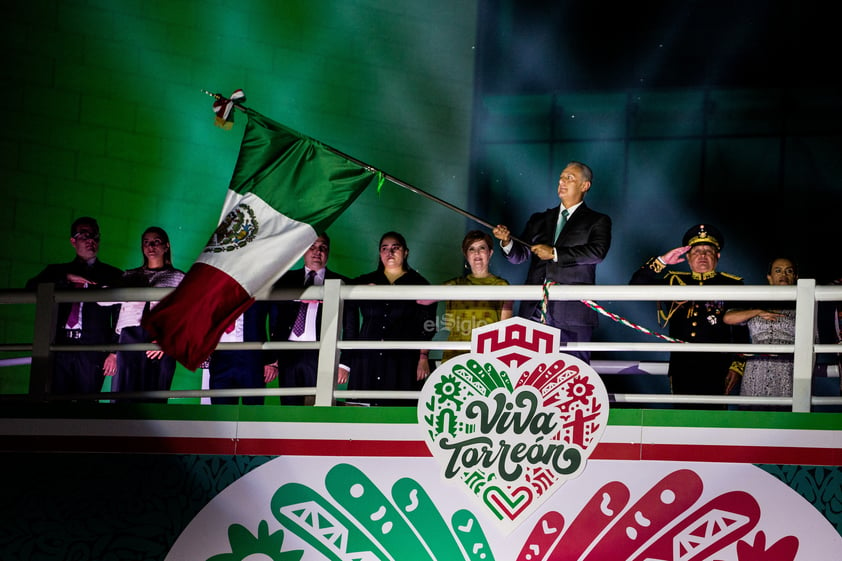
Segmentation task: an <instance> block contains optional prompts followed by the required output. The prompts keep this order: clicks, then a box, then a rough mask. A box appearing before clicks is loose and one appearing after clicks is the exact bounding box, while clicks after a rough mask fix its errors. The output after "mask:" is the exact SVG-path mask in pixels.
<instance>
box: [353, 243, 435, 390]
mask: <svg viewBox="0 0 842 561" xmlns="http://www.w3.org/2000/svg"><path fill="white" fill-rule="evenodd" d="M379 253H380V258H379V260H378V262H377V268H376V269H375V270H374V271H372V272H371V273H368V274H365V275H362V276H360V277H357V278H356V279H354V280H353V281H351V284H367V285H394V286H402V285H427V284H430V283H429V282H428V281H427V279H425V278H424V277H423V276H421V274H420V273H418V271H416V270H414V269H412V268H411V267H410V266H409V247H408V246H407V244H406V239H405V238H404V237H403V236H402V235H401V234H399V233H398V232H386V233H385V234H383V236H382V237H381V238H380V245H379ZM435 313H436V306H435V305H433V304H430V305H421V304H419V303H417V302H416V301H415V300H369V301H360V300H351V301H349V302H348V305H347V307H346V310H345V317H344V335H343V338H344V339H346V340H355V339H357V340H363V341H429V340H430V339H432V337H433V334H434V333H435ZM428 354H429V352H428V351H427V349H421V350H417V349H366V350H352V351H345V352H343V353H342V362H343V363H344V364H347V365H348V366H349V367H350V372H349V374H348V389H349V390H407V391H417V390H419V389H420V388H421V386H422V385H423V384H424V380H426V378H427V376H428V375H429V374H430V363H429V359H428ZM352 401H355V402H360V403H367V404H370V405H415V402H416V400H413V399H409V400H379V399H374V400H364V399H360V400H358V399H354V400H352Z"/></svg>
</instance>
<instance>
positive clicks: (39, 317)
mask: <svg viewBox="0 0 842 561" xmlns="http://www.w3.org/2000/svg"><path fill="white" fill-rule="evenodd" d="M171 290H172V289H169V288H166V289H158V288H144V289H138V288H133V289H128V288H126V289H104V290H98V291H77V290H62V291H56V290H54V288H53V286H52V285H41V286H39V287H38V290H37V291H36V292H26V291H20V290H9V291H3V292H0V304H6V305H27V304H28V305H32V304H35V321H34V329H33V339H32V342H31V343H20V344H3V345H0V352H3V353H4V354H5V353H10V352H16V353H22V352H23V353H26V352H29V353H31V368H30V380H29V393H28V394H27V395H25V396H20V395H17V396H9V395H4V396H1V397H3V398H5V399H8V398H14V399H29V400H37V401H52V400H66V399H73V398H77V397H79V396H66V395H51V394H48V393H47V392H46V391H45V388H46V387H47V381H48V380H49V377H50V376H51V371H50V363H51V355H52V353H54V352H56V351H73V350H92V349H100V350H108V351H116V350H119V349H124V350H145V349H151V348H157V347H156V346H155V345H154V344H133V345H123V346H120V345H98V346H94V345H86V346H83V345H72V346H69V345H64V346H61V345H56V344H54V342H53V340H52V339H53V333H54V328H53V326H54V325H55V323H54V322H55V309H56V304H57V303H61V302H78V301H83V302H94V301H97V300H99V301H111V302H115V301H147V300H152V301H154V300H160V299H161V298H163V296H165V295H166V294H167V293H168V292H170V291H171ZM543 291H544V289H543V287H540V286H527V285H513V286H481V287H474V286H438V285H431V286H414V287H407V286H401V287H395V286H356V285H344V284H342V283H341V282H340V281H336V280H328V281H327V282H326V283H325V286H314V287H310V288H307V289H285V290H276V291H273V292H272V293H271V295H270V296H269V297H268V298H267V299H269V300H292V299H308V300H323V302H324V305H323V316H322V318H323V319H322V332H321V341H320V342H315V343H292V342H269V343H259V342H246V343H221V344H219V346H218V348H219V349H251V350H258V349H262V350H281V349H293V348H295V349H308V348H309V349H314V348H315V349H319V351H320V352H319V365H318V381H317V384H316V386H315V387H314V388H265V389H239V390H202V389H196V390H174V391H167V392H145V393H137V394H121V396H125V397H170V398H195V397H210V396H235V395H241V396H244V395H264V396H278V395H313V396H315V403H316V405H317V406H328V405H332V404H334V403H336V400H337V399H346V400H354V399H365V398H381V399H398V398H403V399H405V398H407V397H411V398H414V397H417V392H383V391H349V390H339V389H337V387H336V383H335V377H334V374H335V372H336V366H337V363H338V358H339V354H340V352H341V351H342V350H344V349H363V348H367V349H377V348H383V349H420V348H428V349H431V350H434V351H435V350H446V349H457V350H468V349H470V344H469V343H454V342H449V341H444V340H441V341H439V340H434V341H344V340H342V339H341V326H342V310H343V302H344V301H346V300H439V301H444V300H515V301H518V300H540V299H541V298H542V296H543ZM548 294H549V298H550V299H552V300H587V301H594V302H608V301H611V302H616V301H649V302H656V301H670V300H679V301H680V300H725V301H752V300H763V301H795V303H796V329H795V342H794V344H792V345H759V344H702V343H678V342H666V341H663V340H659V339H657V338H655V337H653V338H652V341H651V342H627V341H592V342H588V343H571V344H569V345H568V346H567V347H565V348H562V349H560V350H561V351H562V352H564V350H565V349H567V350H587V351H592V352H600V353H601V354H604V355H605V356H610V354H611V353H612V352H624V353H637V352H710V351H718V352H733V353H754V354H759V353H775V354H784V353H791V354H793V355H794V373H793V378H794V379H793V395H792V397H791V398H790V397H777V398H760V397H742V396H689V395H669V394H632V393H627V394H613V395H612V398H613V399H614V400H615V401H616V402H624V403H640V404H675V405H676V406H677V407H680V406H681V405H682V404H699V403H702V404H727V405H737V406H739V405H778V406H786V407H791V409H792V411H796V412H808V411H811V408H812V407H813V406H817V405H820V406H826V405H827V406H834V407H835V406H840V405H842V397H823V396H814V395H812V379H813V375H814V370H815V367H816V359H817V356H820V355H823V354H826V355H833V357H832V358H833V360H832V361H831V362H833V363H834V364H835V357H836V355H837V353H839V352H840V351H842V347H839V346H838V345H835V344H818V343H817V342H816V332H817V329H816V324H817V308H818V304H819V303H820V302H842V286H817V285H816V282H815V280H813V279H801V280H799V281H798V284H797V286H791V287H789V286H788V287H780V286H776V287H772V286H760V285H756V286H755V285H752V286H737V287H723V286H716V287H714V286H710V287H705V286H670V287H664V286H627V285H616V286H602V285H598V286H589V285H573V286H568V285H554V286H551V287H549V289H548ZM651 305H652V306H653V308H654V303H653V304H651ZM649 317H651V316H649ZM6 362H7V363H19V362H20V359H10V360H7V361H6ZM592 365H593V366H594V368H595V369H596V370H597V372H600V373H601V374H604V373H606V372H610V371H611V367H612V361H611V360H605V361H601V360H597V361H594V362H593V363H592ZM828 370H829V371H830V372H832V373H833V375H837V376H838V372H839V371H838V369H837V368H836V367H835V366H832V367H830V368H829V369H828ZM660 372H661V373H663V372H665V368H662V369H660ZM98 395H99V397H100V398H101V399H108V398H109V397H110V396H109V395H108V394H98ZM88 397H90V396H88Z"/></svg>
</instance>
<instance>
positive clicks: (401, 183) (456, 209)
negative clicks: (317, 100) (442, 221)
mask: <svg viewBox="0 0 842 561" xmlns="http://www.w3.org/2000/svg"><path fill="white" fill-rule="evenodd" d="M322 146H324V147H325V148H326V149H327V150H329V151H331V152H333V153H334V154H336V155H337V156H340V157H342V158H345V159H346V160H348V161H350V162H352V163H355V164H357V165H358V166H360V167H363V168H365V169H367V170H368V171H371V172H377V173H379V174H381V175H382V176H383V179H385V180H387V181H390V182H392V183H394V184H395V185H397V186H398V187H403V188H404V189H406V190H408V191H412V192H413V193H415V194H416V195H421V196H422V197H425V198H427V199H429V200H431V201H433V202H434V203H438V204H440V205H442V206H444V207H447V208H449V209H450V210H452V211H453V212H458V213H459V214H461V215H462V216H464V217H465V218H469V219H471V220H473V221H474V222H478V223H479V224H482V225H483V226H485V227H486V228H488V229H489V230H494V228H496V226H495V225H493V224H490V223H488V222H486V221H485V220H483V219H481V218H479V217H478V216H476V215H474V214H471V213H470V212H468V211H466V210H462V209H461V208H459V207H458V206H455V205H452V204H450V203H449V202H447V201H445V200H442V199H440V198H438V197H436V196H435V195H431V194H430V193H427V192H426V191H423V190H421V189H419V188H418V187H415V186H414V185H410V184H409V183H407V182H405V181H401V180H400V179H398V178H397V177H394V176H392V175H389V174H388V173H386V172H385V171H382V170H379V169H377V168H375V167H374V166H371V165H369V164H367V163H365V162H361V161H360V160H358V159H356V158H354V157H352V156H349V155H348V154H345V153H344V152H340V151H339V150H337V149H336V148H333V147H331V146H328V145H326V144H322ZM511 238H512V239H513V240H514V241H516V242H520V243H522V244H523V245H525V246H527V247H529V246H530V244H528V243H526V242H525V241H522V240H520V239H518V238H516V237H514V236H512V237H511Z"/></svg>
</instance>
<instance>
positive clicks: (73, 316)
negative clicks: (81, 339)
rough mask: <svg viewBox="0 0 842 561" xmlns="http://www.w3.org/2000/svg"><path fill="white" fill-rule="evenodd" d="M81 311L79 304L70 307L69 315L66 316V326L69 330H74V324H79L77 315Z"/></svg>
mask: <svg viewBox="0 0 842 561" xmlns="http://www.w3.org/2000/svg"><path fill="white" fill-rule="evenodd" d="M81 311H82V303H81V302H73V303H72V304H71V305H70V315H68V316H67V325H68V327H69V329H75V328H76V324H77V323H79V313H80V312H81Z"/></svg>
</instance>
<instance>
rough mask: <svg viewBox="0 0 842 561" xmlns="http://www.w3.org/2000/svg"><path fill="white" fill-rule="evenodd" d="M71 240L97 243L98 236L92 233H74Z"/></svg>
mask: <svg viewBox="0 0 842 561" xmlns="http://www.w3.org/2000/svg"><path fill="white" fill-rule="evenodd" d="M73 239H74V240H77V241H80V242H84V241H88V240H93V241H95V242H98V241H99V234H98V233H94V232H76V233H75V234H73Z"/></svg>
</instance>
